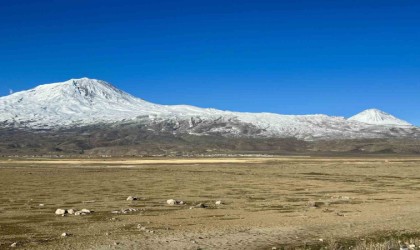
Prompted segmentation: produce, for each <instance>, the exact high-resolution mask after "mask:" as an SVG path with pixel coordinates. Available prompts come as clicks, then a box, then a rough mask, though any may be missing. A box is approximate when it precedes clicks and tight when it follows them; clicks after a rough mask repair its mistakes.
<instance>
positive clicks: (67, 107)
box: [0, 78, 418, 140]
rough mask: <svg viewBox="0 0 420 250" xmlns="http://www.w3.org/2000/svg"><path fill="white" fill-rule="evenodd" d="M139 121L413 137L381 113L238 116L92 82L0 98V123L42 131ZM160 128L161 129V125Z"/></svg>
mask: <svg viewBox="0 0 420 250" xmlns="http://www.w3.org/2000/svg"><path fill="white" fill-rule="evenodd" d="M116 122H137V123H141V124H146V125H148V126H149V127H150V130H155V131H157V132H158V131H159V130H161V129H162V127H165V128H166V129H167V130H168V129H169V130H172V131H173V133H189V134H197V135H201V134H220V135H226V136H251V137H296V138H299V139H306V140H313V139H318V138H320V139H331V138H333V139H335V138H377V137H380V138H383V137H388V136H393V137H395V136H398V137H400V136H412V135H413V133H415V134H416V135H417V133H418V129H417V128H416V127H414V126H411V125H410V124H409V123H407V122H404V121H402V120H399V119H397V118H395V117H394V116H392V115H389V114H386V113H384V112H382V111H379V110H367V111H364V112H362V113H360V114H358V115H356V116H354V117H352V118H350V119H345V118H344V117H333V116H327V115H280V114H273V113H240V112H230V111H222V110H216V109H205V108H198V107H193V106H187V105H172V106H168V105H158V104H153V103H150V102H147V101H144V100H142V99H140V98H137V97H134V96H132V95H130V94H128V93H125V92H123V91H121V90H119V89H117V88H115V87H113V86H112V85H111V84H109V83H107V82H104V81H101V80H96V79H88V78H81V79H71V80H68V81H65V82H59V83H52V84H45V85H40V86H38V87H36V88H34V89H31V90H27V91H21V92H16V93H14V94H11V95H9V96H5V97H1V98H0V124H2V126H8V127H18V128H28V129H40V128H48V129H53V128H61V127H77V126H85V125H93V124H98V123H106V124H108V123H109V124H111V123H116ZM162 124H163V125H162Z"/></svg>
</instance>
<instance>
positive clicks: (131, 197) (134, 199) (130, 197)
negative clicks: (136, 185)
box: [127, 196, 138, 201]
mask: <svg viewBox="0 0 420 250" xmlns="http://www.w3.org/2000/svg"><path fill="white" fill-rule="evenodd" d="M127 200H128V201H136V200H138V198H137V197H135V196H128V197H127Z"/></svg>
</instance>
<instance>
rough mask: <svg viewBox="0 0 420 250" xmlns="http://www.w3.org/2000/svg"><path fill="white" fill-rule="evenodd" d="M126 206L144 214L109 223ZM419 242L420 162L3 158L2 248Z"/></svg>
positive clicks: (319, 245)
mask: <svg viewBox="0 0 420 250" xmlns="http://www.w3.org/2000/svg"><path fill="white" fill-rule="evenodd" d="M129 195H132V196H137V197H138V198H139V199H138V200H137V201H127V200H126V198H127V196H129ZM172 198H173V199H177V200H182V201H185V202H186V205H176V206H169V205H167V204H166V200H168V199H172ZM217 200H221V201H223V204H222V205H215V201H217ZM314 202H317V203H316V206H314V204H315V203H314ZM199 203H204V204H206V205H208V207H207V208H193V209H190V207H194V206H195V205H196V204H199ZM40 204H44V206H40ZM57 208H64V209H70V208H74V209H83V208H86V209H90V210H93V211H94V213H92V214H89V215H85V216H74V215H68V216H64V217H63V216H57V215H55V214H54V212H55V210H56V209H57ZM125 208H135V209H137V211H134V212H131V213H127V214H113V213H111V211H114V210H121V209H125ZM139 224H140V225H141V226H139ZM141 227H143V229H140V228H141ZM63 232H67V233H69V234H70V236H68V237H62V236H61V234H62V233H63ZM419 236H420V158H416V157H391V156H386V157H379V156H377V157H366V156H361V157H354V156H353V157H278V158H189V159H187V158H174V159H165V158H160V159H152V158H150V159H133V158H126V159H95V160H88V159H80V160H77V159H68V160H48V159H11V160H9V159H7V158H3V159H2V160H0V249H9V248H10V245H11V244H12V243H14V242H17V247H16V248H18V249H273V248H276V249H349V248H353V249H388V248H395V249H399V248H400V247H401V246H403V245H404V244H407V245H409V244H411V243H414V244H418V242H417V239H418V238H419ZM398 241H401V242H398Z"/></svg>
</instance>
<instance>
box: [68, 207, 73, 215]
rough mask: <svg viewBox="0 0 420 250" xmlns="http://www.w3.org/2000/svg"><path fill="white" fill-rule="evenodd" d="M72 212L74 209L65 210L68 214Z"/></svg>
mask: <svg viewBox="0 0 420 250" xmlns="http://www.w3.org/2000/svg"><path fill="white" fill-rule="evenodd" d="M74 212H75V211H74V209H72V208H70V209H69V210H67V213H68V214H74Z"/></svg>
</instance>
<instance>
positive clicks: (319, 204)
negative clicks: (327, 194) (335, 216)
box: [308, 201, 328, 208]
mask: <svg viewBox="0 0 420 250" xmlns="http://www.w3.org/2000/svg"><path fill="white" fill-rule="evenodd" d="M308 206H309V207H315V208H320V207H323V206H328V203H327V202H324V201H310V202H308Z"/></svg>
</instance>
